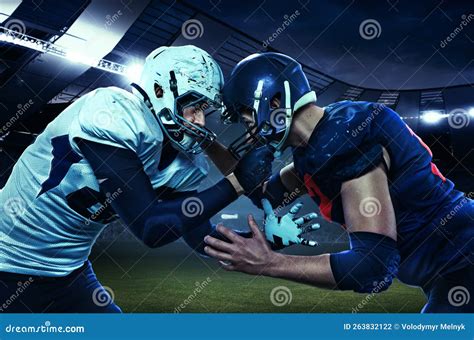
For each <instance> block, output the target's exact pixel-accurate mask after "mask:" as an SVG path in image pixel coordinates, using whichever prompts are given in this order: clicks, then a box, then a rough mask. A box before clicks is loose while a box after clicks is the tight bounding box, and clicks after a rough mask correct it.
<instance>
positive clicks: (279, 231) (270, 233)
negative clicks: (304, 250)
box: [262, 199, 320, 250]
mask: <svg viewBox="0 0 474 340" xmlns="http://www.w3.org/2000/svg"><path fill="white" fill-rule="evenodd" d="M262 205H263V210H264V212H265V237H266V239H267V240H268V242H270V243H271V244H272V249H275V250H276V249H282V248H284V247H287V246H290V245H292V244H303V245H306V246H317V245H318V242H316V241H310V240H306V239H305V238H303V237H301V235H302V234H304V233H306V232H308V231H311V230H316V229H319V228H320V225H319V223H312V224H309V222H312V221H313V220H314V219H315V218H317V217H318V214H316V213H314V212H313V213H309V214H306V215H304V216H302V217H298V218H297V217H296V215H297V214H298V212H299V211H300V209H301V208H302V207H303V204H302V203H296V204H295V205H293V206H292V207H291V209H290V212H289V213H287V214H286V215H283V216H282V217H279V216H276V215H275V212H274V211H273V208H272V206H271V204H270V202H269V201H268V200H267V199H263V200H262Z"/></svg>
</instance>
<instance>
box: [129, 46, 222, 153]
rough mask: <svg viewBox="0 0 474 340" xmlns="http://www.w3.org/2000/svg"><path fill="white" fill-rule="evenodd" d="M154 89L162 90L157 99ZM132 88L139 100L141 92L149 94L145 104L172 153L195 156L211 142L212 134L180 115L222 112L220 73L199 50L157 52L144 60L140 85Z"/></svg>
mask: <svg viewBox="0 0 474 340" xmlns="http://www.w3.org/2000/svg"><path fill="white" fill-rule="evenodd" d="M147 66H148V68H147ZM166 69H167V70H168V71H166V72H164V71H163V70H166ZM152 75H154V76H152ZM156 85H159V86H160V87H162V89H163V92H162V96H161V97H158V96H156V93H155V86H156ZM133 86H134V88H135V89H136V90H137V91H138V92H139V93H140V94H141V95H142V97H145V95H144V94H143V92H145V94H148V93H150V94H152V96H149V97H148V101H147V100H146V99H147V98H144V99H145V102H146V103H147V105H148V107H149V108H150V109H151V110H152V112H154V113H155V115H156V117H157V120H158V123H159V124H160V126H161V128H162V130H163V133H164V134H165V135H166V137H167V138H168V139H169V140H170V141H171V142H172V145H173V146H174V147H175V148H176V149H178V150H180V151H185V152H188V153H194V154H195V153H199V152H202V150H203V147H204V146H205V145H206V144H208V143H211V142H213V141H214V140H215V138H216V135H215V134H214V133H213V132H212V131H210V130H209V129H207V128H206V127H204V126H201V125H199V124H196V123H193V122H191V121H190V120H188V119H186V118H185V115H184V113H185V110H188V111H189V110H194V111H202V113H203V115H204V117H205V116H208V115H209V114H211V113H214V112H216V111H217V112H220V111H221V110H222V99H221V95H220V93H221V88H222V86H223V76H222V71H221V70H220V67H219V66H218V65H217V63H216V62H215V61H214V60H213V59H212V58H211V57H210V56H209V55H208V54H207V53H206V52H204V51H203V50H201V49H199V48H197V47H194V46H181V47H160V48H158V49H157V50H155V51H154V52H152V53H151V54H150V55H149V56H148V57H147V62H146V63H145V68H144V72H143V73H142V78H141V80H140V85H139V86H137V85H135V84H133ZM140 87H141V89H139V88H140ZM194 111H193V112H194Z"/></svg>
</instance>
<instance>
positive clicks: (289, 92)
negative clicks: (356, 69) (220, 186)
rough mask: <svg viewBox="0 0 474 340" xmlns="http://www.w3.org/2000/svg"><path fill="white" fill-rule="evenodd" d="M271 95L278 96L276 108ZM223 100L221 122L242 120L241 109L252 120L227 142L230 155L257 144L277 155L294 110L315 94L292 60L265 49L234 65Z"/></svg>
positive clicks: (310, 99)
mask: <svg viewBox="0 0 474 340" xmlns="http://www.w3.org/2000/svg"><path fill="white" fill-rule="evenodd" d="M272 98H277V99H279V102H280V107H277V108H275V107H271V105H270V103H271V101H272ZM223 100H224V105H225V107H226V110H225V111H224V112H223V113H222V120H223V121H224V123H237V122H239V121H242V114H243V113H244V112H251V114H252V115H253V119H254V122H255V125H254V126H247V131H246V133H245V134H243V135H242V136H240V137H239V138H237V139H236V140H235V141H234V142H233V143H232V144H231V145H230V147H229V150H230V151H231V152H232V153H233V154H234V156H236V157H237V158H238V157H239V156H240V155H241V154H242V153H245V152H246V151H248V150H249V149H250V148H252V147H254V146H255V145H256V144H259V143H264V144H267V145H270V146H271V147H273V148H274V149H275V151H276V154H277V155H278V154H279V153H280V152H281V151H283V149H284V148H285V141H286V139H287V137H288V134H289V131H290V126H291V122H292V119H293V114H294V112H296V111H297V110H298V109H300V108H302V107H303V106H305V105H307V104H309V103H313V102H316V93H315V92H314V91H312V90H311V88H310V86H309V83H308V79H307V78H306V75H305V74H304V72H303V69H302V67H301V65H300V64H299V63H298V62H297V61H296V60H294V59H293V58H290V57H289V56H287V55H284V54H280V53H274V52H267V53H256V54H252V55H250V56H248V57H247V58H245V59H243V60H242V61H240V62H239V63H238V64H237V65H236V66H235V67H234V69H233V70H232V73H231V75H230V78H229V80H228V82H227V83H226V85H225V86H224V91H223Z"/></svg>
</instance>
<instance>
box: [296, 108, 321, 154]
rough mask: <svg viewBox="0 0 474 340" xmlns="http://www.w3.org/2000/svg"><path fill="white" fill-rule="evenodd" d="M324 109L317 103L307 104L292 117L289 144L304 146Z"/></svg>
mask: <svg viewBox="0 0 474 340" xmlns="http://www.w3.org/2000/svg"><path fill="white" fill-rule="evenodd" d="M323 114H324V109H323V108H322V107H319V106H317V105H313V104H312V105H308V106H307V107H305V108H303V110H302V111H301V112H298V114H297V115H296V116H295V118H294V119H293V123H292V124H291V129H290V134H289V136H288V144H289V145H290V146H293V147H295V146H306V145H307V144H308V140H309V138H310V137H311V134H312V133H313V131H314V129H315V128H316V125H317V124H318V123H319V121H320V120H321V118H322V117H323Z"/></svg>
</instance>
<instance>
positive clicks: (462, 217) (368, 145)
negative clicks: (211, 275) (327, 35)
mask: <svg viewBox="0 0 474 340" xmlns="http://www.w3.org/2000/svg"><path fill="white" fill-rule="evenodd" d="M224 103H225V105H226V107H227V111H226V112H225V114H224V117H223V118H224V119H226V120H227V121H230V122H236V121H241V122H243V123H244V124H246V125H247V130H248V131H247V133H246V134H245V135H244V136H242V139H240V140H238V141H236V142H235V143H233V145H232V149H233V150H234V152H236V153H239V152H240V151H242V150H243V149H245V148H247V147H248V146H249V145H252V144H255V143H264V144H266V145H270V146H272V147H273V149H274V150H275V152H276V154H278V153H281V152H283V151H284V150H285V149H286V148H291V151H292V155H293V163H292V164H291V165H289V166H287V167H285V168H283V169H282V170H281V171H280V172H279V173H277V174H274V175H273V176H272V177H271V178H270V179H269V181H268V182H267V183H266V184H265V185H263V186H262V187H259V188H258V189H256V190H254V191H253V192H251V193H250V194H249V196H250V198H251V199H252V200H253V202H254V203H255V204H256V205H257V206H259V207H263V209H264V210H265V213H266V217H265V233H264V234H263V233H262V232H261V231H260V230H259V228H258V227H257V224H256V223H255V221H254V219H253V218H252V217H251V216H250V217H249V225H250V227H251V229H252V231H253V233H254V237H253V238H247V239H245V238H242V237H240V236H239V235H236V234H235V233H234V232H233V231H231V230H228V229H226V228H225V227H223V226H218V230H219V232H221V233H222V234H224V235H225V236H226V238H227V239H228V240H230V242H225V241H222V240H218V239H215V238H213V237H211V236H207V237H206V243H207V244H208V247H206V248H205V251H206V252H207V253H208V254H209V255H211V256H213V257H215V258H217V259H219V260H221V261H225V265H224V268H225V269H227V270H237V271H242V272H246V273H250V274H263V275H267V276H272V277H279V278H286V279H290V280H295V281H298V282H304V283H308V284H311V285H315V286H319V287H326V288H331V289H341V290H354V291H356V292H363V293H372V292H380V291H383V290H385V289H387V288H388V287H389V285H390V284H391V283H392V280H393V278H395V277H397V278H398V279H399V280H400V281H402V282H404V283H406V284H409V285H414V286H419V287H422V288H423V290H424V292H425V294H426V296H427V299H428V302H427V304H426V306H425V307H424V309H423V311H424V312H473V311H474V298H473V297H472V296H471V295H473V294H474V266H473V265H472V264H473V260H474V257H473V255H474V220H473V218H474V201H473V200H472V199H471V197H467V196H466V195H465V194H464V193H462V192H460V191H458V190H456V189H455V188H454V184H453V182H451V181H450V180H449V179H448V178H446V177H445V176H443V175H442V174H441V172H440V171H439V170H438V168H437V167H436V165H435V164H434V163H433V162H432V154H431V151H430V149H429V148H428V147H427V145H426V144H425V143H423V141H422V140H421V139H420V138H419V137H418V136H417V135H416V134H415V133H414V132H413V131H412V130H411V129H410V128H409V127H408V126H407V125H406V124H405V123H404V122H403V120H402V119H401V118H400V116H399V115H398V114H397V113H396V112H394V111H393V110H392V109H390V108H388V107H386V106H384V105H382V104H377V103H370V102H353V101H341V102H337V103H334V104H331V105H328V106H326V107H319V106H317V105H316V95H315V93H314V92H313V91H311V89H310V86H309V83H308V80H307V78H306V76H305V74H304V72H303V71H302V68H301V65H300V64H299V63H298V62H296V61H295V60H294V59H292V58H290V57H288V56H285V55H282V54H278V53H261V54H254V55H251V56H249V57H247V58H245V59H244V60H242V61H241V62H239V63H238V64H237V66H236V67H235V68H234V70H233V71H232V75H231V77H230V79H229V80H228V82H227V83H226V86H225V89H224ZM295 189H299V190H298V191H297V192H305V193H307V194H308V195H309V196H311V197H312V198H313V200H314V202H315V203H316V204H317V205H318V206H319V210H320V212H321V214H322V215H323V217H324V218H325V219H327V220H328V221H334V222H337V223H339V224H341V225H342V226H343V228H345V229H346V230H347V232H348V234H349V238H350V249H349V250H347V251H343V252H339V253H333V254H323V255H318V256H290V255H283V254H279V253H276V252H273V251H272V250H271V249H270V247H269V246H268V243H267V242H266V241H265V239H267V240H269V241H270V242H272V243H277V244H278V245H280V246H285V245H288V244H292V243H303V244H309V242H308V241H305V240H304V239H303V238H301V237H300V235H301V234H302V233H303V232H304V231H307V230H308V229H307V228H306V229H304V228H303V229H302V228H301V227H300V224H301V223H296V222H301V221H298V219H296V220H293V219H291V218H286V219H279V218H276V216H275V214H274V212H273V211H272V206H273V207H275V206H279V205H281V204H282V203H281V202H282V201H283V200H284V199H285V198H287V197H291V195H288V193H291V192H294V191H295ZM296 210H298V207H295V208H294V209H293V215H294V213H295V212H296ZM310 229H311V228H310ZM265 236H266V237H265ZM459 294H463V295H464V299H463V301H459Z"/></svg>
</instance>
